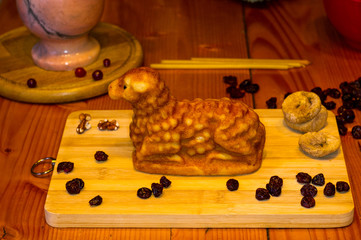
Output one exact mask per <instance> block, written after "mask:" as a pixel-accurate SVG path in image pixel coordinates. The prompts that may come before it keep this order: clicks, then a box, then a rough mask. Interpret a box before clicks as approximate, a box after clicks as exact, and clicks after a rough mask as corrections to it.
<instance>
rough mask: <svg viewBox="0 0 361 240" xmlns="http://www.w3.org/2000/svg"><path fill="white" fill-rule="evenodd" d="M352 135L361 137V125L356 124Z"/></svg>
mask: <svg viewBox="0 0 361 240" xmlns="http://www.w3.org/2000/svg"><path fill="white" fill-rule="evenodd" d="M351 134H352V137H353V138H355V139H361V126H360V125H356V126H354V127H353V128H352V130H351Z"/></svg>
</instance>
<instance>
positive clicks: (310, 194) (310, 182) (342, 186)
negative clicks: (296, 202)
mask: <svg viewBox="0 0 361 240" xmlns="http://www.w3.org/2000/svg"><path fill="white" fill-rule="evenodd" d="M296 179H297V182H299V183H301V184H304V185H303V186H302V188H301V190H300V192H301V195H302V196H303V198H302V200H301V206H303V207H305V208H311V207H314V206H315V205H316V201H315V199H314V197H315V196H316V195H317V188H316V187H315V186H323V185H325V182H326V181H325V176H324V175H323V174H322V173H319V174H317V175H315V176H314V177H311V175H309V174H308V173H304V172H299V173H298V174H297V175H296ZM336 186H338V187H335V185H334V184H333V183H331V182H328V183H327V184H326V186H325V187H324V189H323V194H324V195H325V196H327V197H332V196H334V195H335V193H336V189H337V191H338V192H340V193H341V192H347V191H349V189H350V186H349V184H348V183H347V182H344V181H338V182H337V183H336Z"/></svg>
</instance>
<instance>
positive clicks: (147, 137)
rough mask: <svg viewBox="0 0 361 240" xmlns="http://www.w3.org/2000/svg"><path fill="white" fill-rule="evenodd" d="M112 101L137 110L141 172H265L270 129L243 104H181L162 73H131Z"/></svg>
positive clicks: (115, 86)
mask: <svg viewBox="0 0 361 240" xmlns="http://www.w3.org/2000/svg"><path fill="white" fill-rule="evenodd" d="M109 96H110V97H111V98H113V99H120V98H123V99H125V100H127V101H128V102H130V103H131V104H132V106H133V110H134V115H133V119H132V122H131V124H130V138H131V140H132V141H133V143H134V146H135V151H134V153H133V163H134V167H135V169H137V170H140V171H144V172H148V173H157V174H174V175H236V174H244V173H250V172H253V171H255V170H257V169H258V168H259V167H260V166H261V162H262V152H263V148H264V143H265V128H264V126H263V124H262V123H261V122H260V121H259V117H258V115H257V114H256V113H255V112H254V111H253V110H252V109H250V108H249V107H248V106H247V105H245V104H244V103H242V102H240V101H233V100H230V99H228V98H223V99H206V100H202V99H195V100H192V101H189V100H183V101H177V100H176V99H175V98H174V97H173V96H172V95H170V93H169V89H168V88H167V87H166V86H165V84H164V81H162V80H161V79H160V77H159V74H158V72H156V71H154V70H153V69H151V68H146V67H142V68H136V69H132V70H130V71H129V72H127V73H126V74H125V75H123V76H122V77H121V78H119V79H118V80H116V81H114V82H112V83H111V85H110V86H109Z"/></svg>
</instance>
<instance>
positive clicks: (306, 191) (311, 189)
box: [301, 184, 317, 197]
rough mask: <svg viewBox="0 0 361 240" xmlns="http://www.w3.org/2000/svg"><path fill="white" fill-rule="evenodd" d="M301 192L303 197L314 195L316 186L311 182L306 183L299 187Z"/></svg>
mask: <svg viewBox="0 0 361 240" xmlns="http://www.w3.org/2000/svg"><path fill="white" fill-rule="evenodd" d="M301 194H302V196H304V197H314V196H316V194H317V188H316V187H315V186H313V185H311V184H306V185H304V186H303V187H302V188H301Z"/></svg>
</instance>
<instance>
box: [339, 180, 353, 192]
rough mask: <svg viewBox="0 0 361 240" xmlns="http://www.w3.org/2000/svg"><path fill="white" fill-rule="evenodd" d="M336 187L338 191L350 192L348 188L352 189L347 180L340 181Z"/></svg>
mask: <svg viewBox="0 0 361 240" xmlns="http://www.w3.org/2000/svg"><path fill="white" fill-rule="evenodd" d="M336 189H337V192H348V190H350V185H348V183H347V182H345V181H338V182H337V183H336Z"/></svg>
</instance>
